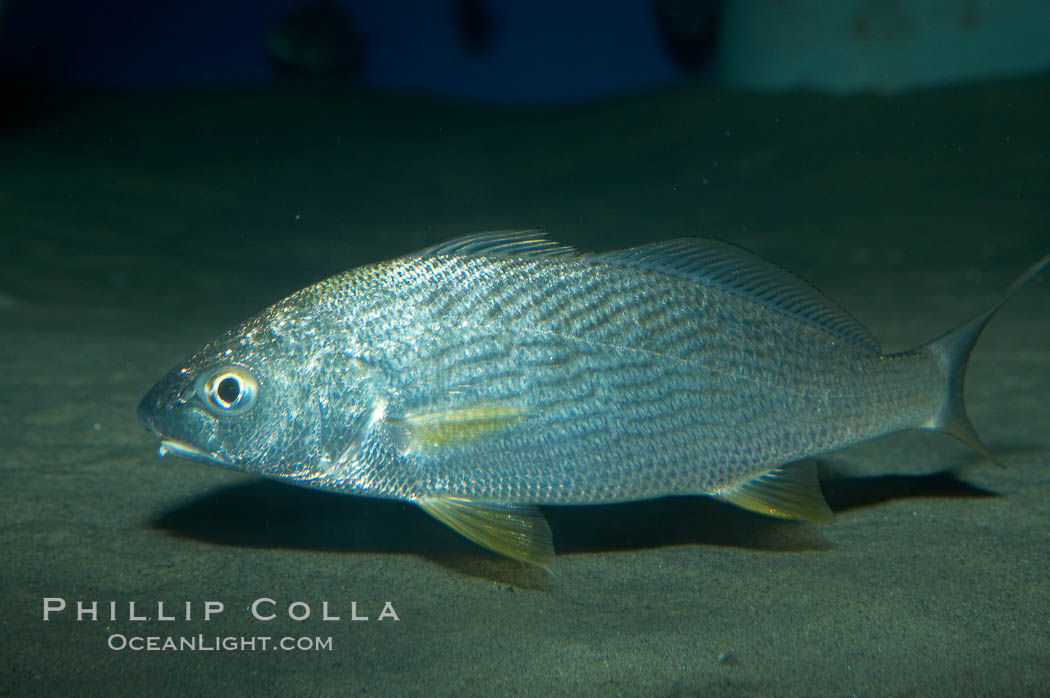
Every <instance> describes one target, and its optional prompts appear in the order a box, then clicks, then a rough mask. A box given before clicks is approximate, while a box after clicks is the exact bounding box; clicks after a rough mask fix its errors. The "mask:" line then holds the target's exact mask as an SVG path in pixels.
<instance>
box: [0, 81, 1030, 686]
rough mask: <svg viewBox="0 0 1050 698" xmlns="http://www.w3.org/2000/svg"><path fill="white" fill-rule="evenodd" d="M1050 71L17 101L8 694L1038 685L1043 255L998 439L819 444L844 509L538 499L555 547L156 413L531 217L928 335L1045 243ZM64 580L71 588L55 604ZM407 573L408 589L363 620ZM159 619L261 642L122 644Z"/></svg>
mask: <svg viewBox="0 0 1050 698" xmlns="http://www.w3.org/2000/svg"><path fill="white" fill-rule="evenodd" d="M1048 95H1050V80H1048V79H1036V80H1029V81H1021V82H1011V83H1000V84H990V85H982V86H975V87H967V88H960V89H953V90H945V91H938V92H929V93H922V94H917V95H910V96H904V97H875V96H871V97H858V98H854V99H829V98H823V97H818V96H814V95H807V94H795V95H785V96H767V97H756V96H746V95H731V94H724V93H720V92H714V91H711V90H708V89H706V88H703V87H694V88H688V89H684V90H678V91H673V92H665V93H657V94H652V95H647V96H644V97H638V98H632V99H627V100H622V101H616V102H610V103H605V104H601V105H591V106H577V107H566V108H558V109H529V110H497V109H488V108H479V107H472V106H464V105H455V104H448V103H444V102H433V101H428V100H423V99H416V98H408V97H398V96H391V95H382V94H374V93H366V92H355V91H342V92H338V93H333V92H326V91H323V90H320V89H313V90H306V89H303V90H296V89H285V88H267V89H258V90H242V91H227V92H219V91H195V92H185V93H177V94H169V95H163V96H157V97H149V98H135V99H100V100H96V101H91V102H86V103H83V104H80V105H78V106H76V107H70V108H67V109H65V110H63V111H61V112H55V113H52V114H50V115H47V116H45V117H44V118H43V119H41V120H39V121H38V122H37V123H36V124H35V125H34V126H32V127H22V128H20V129H19V130H15V131H9V132H7V133H6V134H4V135H3V136H2V140H0V163H2V166H0V366H2V367H3V369H2V370H0V443H2V445H3V448H2V449H0V478H2V481H3V483H4V484H3V486H2V488H0V511H2V512H3V514H2V519H0V521H2V523H0V540H2V545H3V558H4V561H3V564H2V569H3V572H2V574H0V576H2V578H3V581H2V586H0V601H2V613H0V693H10V694H11V695H22V694H36V693H38V694H46V695H74V694H75V695H82V696H93V695H119V694H131V693H134V694H138V695H158V694H173V695H174V694H177V695H198V694H226V695H238V694H249V693H250V694H259V693H262V692H273V693H278V694H283V695H292V694H310V695H335V694H338V695H347V694H357V693H361V694H364V693H368V694H370V695H388V694H389V695H410V694H416V693H426V694H451V693H456V694H468V695H469V694H473V693H477V692H479V691H480V692H483V693H485V694H489V695H517V694H521V695H533V694H542V695H552V694H554V695H562V694H570V693H571V694H577V695H579V694H583V695H596V694H601V695H612V694H622V695H637V694H650V695H726V696H738V695H777V696H791V695H799V696H812V695H850V694H857V695H894V696H896V695H913V696H925V695H1047V694H1048V693H1050V663H1048V662H1047V657H1050V610H1048V609H1050V553H1048V550H1050V533H1048V522H1050V517H1048V511H1050V436H1048V429H1047V426H1048V425H1050V403H1048V402H1047V399H1046V396H1047V395H1050V313H1048V311H1047V309H1048V308H1050V283H1048V282H1050V278H1047V279H1044V280H1043V281H1042V283H1037V284H1033V286H1032V287H1031V288H1029V289H1027V290H1026V291H1025V292H1024V293H1023V294H1022V295H1020V296H1018V297H1017V298H1015V299H1014V300H1012V301H1011V302H1010V304H1009V305H1008V306H1007V307H1005V308H1004V309H1003V310H1002V312H1001V314H1000V315H999V316H998V317H997V318H996V319H995V320H994V322H993V323H992V324H991V325H990V326H989V328H988V331H987V333H986V336H985V337H984V338H983V339H982V341H981V343H980V344H979V346H978V348H977V351H976V352H975V354H974V357H973V361H972V363H971V369H970V373H969V382H968V386H967V387H968V400H969V404H970V411H971V416H972V418H973V421H974V423H975V424H976V425H977V427H978V429H979V431H980V432H981V433H982V434H983V436H984V438H985V440H986V441H987V442H988V444H989V446H990V447H991V448H992V450H993V451H994V452H995V453H996V454H997V455H998V456H999V457H1000V458H1001V460H1002V461H1003V462H1004V463H1005V465H1006V467H1005V468H1001V469H1000V468H996V467H995V466H992V465H989V464H986V463H981V462H979V461H978V460H977V459H975V457H974V456H972V455H971V454H970V453H969V452H968V451H967V450H966V449H965V447H963V446H962V445H960V444H958V443H956V442H955V441H953V440H952V439H950V438H948V437H944V436H940V435H936V434H929V433H907V434H900V435H895V436H892V437H889V438H885V439H882V440H879V441H877V442H872V443H868V444H864V445H861V446H859V447H855V448H852V449H848V450H846V451H843V452H838V453H834V454H827V455H824V456H821V458H820V461H819V462H820V465H821V470H822V474H823V479H824V486H825V492H826V495H827V497H828V500H829V501H830V503H831V505H832V507H833V508H834V509H835V510H836V512H837V516H836V520H835V521H834V522H833V523H831V524H830V525H826V526H816V525H811V524H794V523H785V522H778V521H773V520H769V519H765V518H762V517H759V516H756V515H752V514H748V513H745V512H741V511H739V510H736V509H733V508H732V507H729V506H725V505H722V504H719V503H716V502H714V501H712V500H709V499H706V498H703V497H697V498H679V499H671V500H662V501H655V502H642V503H634V504H625V505H619V506H611V507H574V508H551V509H549V510H548V516H549V519H550V522H551V526H552V529H553V531H554V536H555V545H556V548H557V550H558V558H557V559H556V561H555V565H554V569H555V572H556V575H555V576H553V577H551V576H547V575H545V574H543V573H542V572H538V571H536V570H533V569H530V568H524V567H522V566H521V565H519V564H517V563H515V562H512V561H508V560H503V559H499V558H495V557H493V556H491V555H489V554H487V553H486V552H484V551H482V550H480V549H478V548H476V547H474V546H473V545H471V544H470V543H468V542H466V541H465V540H463V539H461V538H459V537H458V536H457V535H455V534H454V533H452V532H450V531H449V530H447V529H445V528H444V527H443V526H442V525H441V524H439V523H437V522H435V521H433V520H431V519H430V518H428V517H427V516H426V515H425V514H423V513H421V512H420V511H417V510H416V509H415V508H413V507H412V506H410V505H404V504H400V503H396V502H384V501H373V500H368V499H362V498H353V497H340V496H334V495H326V494H323V493H317V492H311V491H305V490H300V489H296V488H292V487H288V486H284V485H281V484H277V483H272V482H266V481H263V480H260V479H256V478H253V477H251V476H248V475H245V474H240V473H236V472H228V471H224V470H221V469H217V468H213V467H209V466H206V465H202V464H199V463H193V462H189V461H185V460H179V459H175V458H165V459H163V460H158V459H157V458H156V448H157V443H156V441H155V439H153V438H151V437H150V436H149V435H148V434H147V433H146V432H145V431H144V430H143V428H142V427H141V426H140V425H139V424H138V422H137V421H136V419H135V416H134V408H135V405H136V403H137V401H138V399H139V398H140V397H141V396H142V394H143V393H144V392H145V391H146V390H147V388H148V387H149V386H150V385H151V384H152V383H153V382H154V381H155V380H156V379H157V378H158V377H159V376H160V375H161V373H162V372H163V371H165V370H166V369H167V368H168V367H169V366H170V365H172V364H173V363H174V362H176V361H177V360H179V359H180V358H181V357H182V356H183V355H185V354H186V353H188V352H190V351H192V350H194V349H195V348H197V346H199V345H200V344H202V343H203V342H205V341H206V340H208V339H210V338H212V337H213V336H214V335H216V334H217V333H218V332H220V331H221V330H223V329H225V328H226V327H227V326H230V325H232V324H234V323H236V322H238V321H239V320H241V319H243V318H245V317H247V316H248V315H249V314H251V313H253V312H255V311H257V310H259V309H260V308H262V307H264V306H265V305H268V304H269V303H271V302H273V301H275V300H277V299H279V298H281V297H282V296H284V295H286V294H287V293H289V292H291V291H292V290H294V289H296V288H298V287H301V286H303V285H305V284H306V283H308V282H310V281H313V280H316V279H319V278H321V277H323V276H326V275H328V274H331V273H334V272H337V271H340V270H342V269H343V268H347V267H351V266H355V265H357V264H361V263H366V262H370V261H374V260H377V259H381V258H385V257H390V256H395V255H398V254H401V253H404V252H408V251H411V250H413V249H416V248H418V247H420V246H421V245H423V244H426V243H429V242H433V241H436V240H438V239H441V238H444V237H448V236H451V235H454V234H458V233H463V232H472V231H476V230H486V229H500V228H509V227H519V226H522V227H523V226H544V227H547V228H548V229H550V230H551V231H552V233H553V235H554V237H556V238H558V239H561V240H564V241H566V242H570V243H573V244H576V245H578V246H580V247H583V248H586V249H601V248H607V247H612V246H617V245H628V244H632V243H638V242H644V241H651V240H657V239H662V238H667V237H674V236H680V235H696V234H700V235H709V236H715V237H721V238H724V239H728V240H731V241H734V242H737V243H739V244H742V245H744V246H746V247H749V248H751V249H753V250H755V251H756V252H758V253H760V254H762V255H763V256H765V257H766V258H768V259H771V260H774V261H776V262H778V263H780V264H782V265H783V266H786V267H788V268H790V269H793V270H795V271H797V272H798V273H800V274H801V275H803V276H805V277H807V278H809V279H810V280H812V281H813V282H814V283H816V284H817V285H818V286H820V287H821V288H823V289H824V290H825V291H826V292H827V293H828V294H829V295H831V296H832V297H834V298H836V299H838V300H839V301H840V302H842V304H843V305H845V306H846V307H847V308H849V309H850V310H851V311H853V313H854V314H855V315H856V316H857V317H858V318H859V319H861V320H862V321H863V322H865V323H867V324H868V325H869V326H870V327H871V328H872V330H873V331H874V333H875V335H876V336H878V337H879V338H880V339H881V340H882V341H883V345H884V346H885V347H886V348H887V349H891V350H894V349H904V348H908V347H909V346H911V345H914V344H918V343H920V342H923V341H926V340H928V339H931V338H932V337H934V336H936V335H937V334H939V333H941V332H943V331H945V330H947V329H949V328H950V327H952V326H954V325H955V324H957V323H959V322H961V321H963V320H965V319H967V318H969V317H970V316H971V315H973V314H975V313H976V312H977V311H978V310H980V309H981V308H983V307H984V306H985V305H986V304H988V303H990V302H991V301H992V300H994V299H995V298H996V297H997V295H998V294H999V293H1000V292H1001V291H1002V290H1003V289H1004V288H1005V287H1006V286H1007V285H1008V284H1009V283H1010V281H1011V280H1012V279H1013V278H1014V277H1015V276H1016V275H1017V274H1019V273H1020V271H1021V270H1022V269H1023V268H1024V267H1025V266H1026V265H1027V264H1029V263H1031V262H1032V261H1034V260H1035V259H1036V258H1038V257H1039V256H1041V255H1042V254H1045V253H1046V252H1047V251H1050V194H1048V189H1047V183H1048V182H1050V129H1047V128H1046V124H1048V123H1050V97H1048ZM45 598H60V599H63V600H64V601H65V603H66V605H67V610H66V611H65V612H62V613H56V614H53V615H52V618H51V620H49V621H48V622H44V620H43V615H44V603H45V602H44V599H45ZM257 599H272V600H273V601H274V602H275V603H274V604H272V605H271V604H269V603H267V602H263V603H262V605H261V606H259V609H258V610H259V612H260V615H269V614H270V613H274V614H276V618H274V619H273V620H269V621H262V620H257V619H256V618H254V617H253V616H252V614H251V613H250V606H251V604H252V603H253V601H255V600H257ZM95 601H97V602H98V617H99V619H98V620H97V621H92V620H88V619H84V620H80V621H78V620H77V619H76V612H75V608H76V604H77V603H78V602H82V603H84V604H91V603H92V602H95ZM158 601H162V602H164V614H165V615H171V616H174V617H175V618H176V620H172V621H164V620H161V619H160V618H159V615H160V614H159V609H158V608H157V602H158ZM209 601H218V602H221V603H222V604H224V611H223V612H222V613H220V614H218V615H216V616H214V617H213V618H211V620H207V621H206V620H204V617H203V616H204V612H205V603H206V602H209ZM111 602H114V603H115V608H116V616H117V617H116V620H110V619H109V614H110V603H111ZM129 602H134V603H135V611H136V613H137V614H140V615H142V616H146V617H148V618H149V620H146V621H136V620H131V619H129V608H128V604H129ZM293 602H303V603H305V604H307V605H308V606H309V608H310V611H311V615H310V617H309V618H308V619H305V620H302V621H295V620H292V619H290V618H289V616H288V611H289V605H290V604H293ZM325 602H327V605H328V615H330V616H339V617H340V620H339V621H325V620H323V619H322V616H323V614H324V608H323V604H324V603H325ZM387 602H390V604H391V606H392V608H393V609H394V611H395V612H396V614H397V616H398V617H399V619H400V620H397V621H394V620H392V619H386V620H379V616H380V615H381V612H382V610H383V608H384V605H385V604H386V603H387ZM56 603H57V602H56ZM186 603H189V604H190V619H189V620H186V619H185V616H186ZM354 603H356V614H357V615H358V616H367V617H368V618H369V620H368V621H354V620H351V616H352V614H353V612H354V606H353V604H354ZM291 611H292V612H293V613H299V612H301V611H303V607H302V606H298V605H297V606H292V608H291ZM150 636H154V637H157V638H159V640H157V641H156V642H158V643H160V644H161V645H162V644H163V642H164V640H165V638H168V637H171V638H174V639H175V642H179V641H180V638H187V639H189V638H198V639H197V640H196V641H197V642H201V640H200V638H203V644H204V645H205V646H206V647H214V646H215V644H216V640H215V638H217V637H218V638H225V637H230V638H235V640H233V641H232V642H235V643H237V644H238V649H219V650H215V651H202V650H200V649H198V650H196V651H191V650H182V651H173V650H168V651H160V650H158V651H149V650H133V649H131V648H130V647H127V648H124V649H113V647H118V648H119V647H121V646H122V645H123V643H124V642H133V643H134V642H139V641H140V640H133V638H148V637H150ZM259 637H268V638H270V640H269V641H268V645H267V646H266V648H265V649H263V648H262V641H261V640H256V646H255V647H256V648H255V650H254V651H252V650H250V649H244V650H242V649H240V648H239V647H240V645H239V643H240V642H241V640H242V638H244V639H247V638H259ZM282 638H292V639H293V643H295V642H300V641H301V642H302V643H303V646H304V647H308V646H313V649H308V650H299V649H293V650H285V649H281V648H280V647H278V643H280V642H281V639H282ZM304 638H305V639H304ZM318 638H319V639H320V640H318ZM142 641H143V642H144V641H145V640H142ZM222 642H223V641H222V640H219V643H220V646H221V643H222ZM275 647H276V649H275Z"/></svg>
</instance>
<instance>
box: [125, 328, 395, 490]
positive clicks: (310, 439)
mask: <svg viewBox="0 0 1050 698" xmlns="http://www.w3.org/2000/svg"><path fill="white" fill-rule="evenodd" d="M331 344H332V343H330V342H326V341H322V340H318V339H317V337H316V336H314V335H313V333H311V332H295V331H288V330H287V328H282V329H280V330H278V329H275V328H274V327H272V326H270V325H268V324H267V323H266V322H264V321H263V320H260V319H258V318H256V319H254V320H252V321H249V322H248V323H245V325H243V326H241V327H240V328H238V329H235V330H231V331H230V332H228V333H227V334H226V335H225V336H224V337H222V338H220V339H219V340H217V341H215V342H212V343H210V344H208V345H206V346H205V347H203V348H202V349H201V350H199V351H198V352H196V353H195V354H193V355H192V356H190V357H189V358H188V359H186V360H185V361H183V362H182V363H180V364H178V365H176V366H175V367H174V368H172V369H171V370H170V371H169V372H168V373H167V374H166V375H165V376H164V377H163V378H161V379H160V380H159V381H158V382H157V383H156V384H155V385H154V386H153V387H152V388H151V389H150V390H149V392H148V393H147V394H146V395H145V397H143V398H142V401H141V402H140V403H139V407H138V415H139V418H140V419H141V420H142V422H143V423H144V424H145V425H146V427H147V429H149V430H150V431H151V432H153V433H154V434H156V435H157V436H159V437H160V439H161V448H160V454H161V455H162V456H163V455H165V454H167V453H173V454H175V455H180V456H184V457H187V458H191V459H194V460H199V461H204V462H208V463H213V464H218V465H223V466H226V467H230V468H235V469H238V470H245V471H248V472H254V473H257V474H260V475H265V476H268V477H273V478H278V479H285V480H293V481H303V480H306V479H307V477H306V476H304V475H303V474H304V473H313V474H316V473H317V471H318V464H324V463H332V462H333V461H335V460H337V459H339V458H340V456H341V455H342V454H345V453H347V452H348V450H350V449H353V448H354V447H355V445H358V446H359V445H360V444H361V443H362V439H363V435H362V433H361V432H362V431H364V430H366V428H367V427H368V426H369V425H371V424H372V423H373V422H374V420H372V421H370V420H369V416H370V415H373V414H375V413H376V412H377V409H378V408H377V400H376V399H375V398H374V397H372V396H373V395H374V394H375V391H374V390H373V389H372V386H371V381H372V379H373V377H374V373H375V372H374V371H372V370H369V367H367V366H366V365H365V364H364V363H363V362H362V361H360V360H357V359H355V358H354V357H353V356H352V355H351V353H348V351H347V350H346V349H345V348H338V349H337V348H335V347H333V346H332V345H331ZM312 479H316V478H312ZM302 484H313V485H315V486H319V487H324V486H325V485H324V484H323V483H316V482H314V483H310V482H303V483H302Z"/></svg>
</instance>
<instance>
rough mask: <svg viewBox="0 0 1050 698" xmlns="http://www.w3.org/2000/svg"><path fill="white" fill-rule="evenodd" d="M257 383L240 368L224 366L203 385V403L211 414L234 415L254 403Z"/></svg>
mask: <svg viewBox="0 0 1050 698" xmlns="http://www.w3.org/2000/svg"><path fill="white" fill-rule="evenodd" d="M258 391H259V383H258V381H256V380H255V377H254V376H252V374H251V373H249V372H248V371H246V370H245V369H243V368H241V367H240V366H224V367H223V368H220V369H219V370H218V371H215V372H214V373H212V374H211V377H209V378H208V379H207V380H206V381H205V382H204V385H203V391H202V392H203V396H204V401H205V402H206V403H207V404H208V406H209V407H210V408H212V411H213V412H219V413H220V414H236V413H238V412H242V411H244V410H246V409H248V408H249V407H250V406H251V405H252V403H253V402H254V401H255V396H256V394H257V393H258Z"/></svg>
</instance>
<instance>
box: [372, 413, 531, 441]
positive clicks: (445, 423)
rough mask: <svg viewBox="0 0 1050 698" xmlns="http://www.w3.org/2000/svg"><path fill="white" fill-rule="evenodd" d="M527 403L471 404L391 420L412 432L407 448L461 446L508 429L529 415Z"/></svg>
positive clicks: (409, 435) (409, 434)
mask: <svg viewBox="0 0 1050 698" xmlns="http://www.w3.org/2000/svg"><path fill="white" fill-rule="evenodd" d="M527 412H528V411H527V410H526V409H525V408H523V407H468V408H460V409H454V410H437V411H434V412H420V413H417V414H412V415H409V416H407V417H401V418H400V419H394V418H391V419H390V421H391V422H392V423H393V424H395V425H397V426H399V427H401V428H402V429H404V430H405V431H406V432H407V433H408V443H407V444H405V446H406V448H405V451H406V452H426V451H433V450H434V449H438V448H444V447H448V446H459V445H461V444H466V443H470V442H471V441H475V440H477V439H480V438H482V437H484V436H487V435H488V434H492V433H494V432H497V431H500V430H502V429H506V428H507V427H510V426H512V425H513V424H515V423H517V422H518V421H519V420H520V419H522V418H523V417H525V415H526V414H527Z"/></svg>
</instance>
